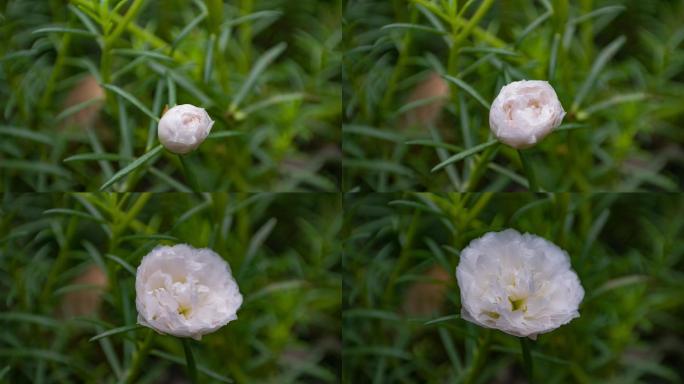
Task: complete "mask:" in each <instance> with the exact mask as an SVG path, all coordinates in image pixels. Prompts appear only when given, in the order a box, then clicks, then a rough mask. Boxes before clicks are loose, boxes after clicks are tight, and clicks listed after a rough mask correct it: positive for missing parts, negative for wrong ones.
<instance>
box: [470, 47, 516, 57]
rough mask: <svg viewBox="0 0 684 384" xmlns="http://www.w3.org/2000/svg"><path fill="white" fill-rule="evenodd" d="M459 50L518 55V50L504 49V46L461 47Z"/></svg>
mask: <svg viewBox="0 0 684 384" xmlns="http://www.w3.org/2000/svg"><path fill="white" fill-rule="evenodd" d="M461 52H465V53H470V52H473V53H493V54H495V55H504V56H520V54H519V53H518V52H515V51H511V50H509V49H504V48H492V47H464V48H461Z"/></svg>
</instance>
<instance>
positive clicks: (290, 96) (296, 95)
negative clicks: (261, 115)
mask: <svg viewBox="0 0 684 384" xmlns="http://www.w3.org/2000/svg"><path fill="white" fill-rule="evenodd" d="M303 98H304V94H303V93H301V92H293V93H285V94H282V95H275V96H271V97H269V98H267V99H264V100H262V101H259V102H256V103H254V104H252V105H249V106H247V107H244V108H243V109H242V113H244V114H245V115H249V114H250V113H254V112H256V111H258V110H260V109H263V108H267V107H270V106H272V105H275V104H280V103H286V102H289V101H298V100H301V99H303Z"/></svg>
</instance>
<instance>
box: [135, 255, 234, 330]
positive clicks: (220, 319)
mask: <svg viewBox="0 0 684 384" xmlns="http://www.w3.org/2000/svg"><path fill="white" fill-rule="evenodd" d="M135 293H136V298H135V305H136V307H137V310H138V323H139V324H141V325H143V326H146V327H149V328H152V329H154V330H155V331H157V332H160V333H164V334H169V335H173V336H179V337H192V338H193V339H196V340H199V339H201V337H202V336H203V335H206V334H208V333H211V332H214V331H216V330H218V329H219V328H221V327H223V326H224V325H226V324H228V323H229V322H231V321H233V320H235V319H237V310H238V309H239V308H240V305H242V295H241V294H240V290H239V288H238V285H237V283H236V282H235V279H234V278H233V276H232V274H231V270H230V266H229V265H228V263H227V262H226V261H225V260H224V259H223V258H221V256H219V255H218V254H217V253H216V252H214V251H212V250H211V249H208V248H202V249H196V248H193V247H191V246H189V245H186V244H178V245H174V246H170V247H169V246H161V247H157V248H155V249H153V250H152V251H151V252H150V253H148V254H147V255H146V256H145V257H143V259H142V261H141V263H140V266H139V267H138V270H137V273H136V278H135Z"/></svg>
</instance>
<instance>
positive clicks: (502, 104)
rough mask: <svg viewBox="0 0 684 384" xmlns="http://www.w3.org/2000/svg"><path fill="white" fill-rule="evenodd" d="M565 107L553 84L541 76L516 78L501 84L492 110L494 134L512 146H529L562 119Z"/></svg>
mask: <svg viewBox="0 0 684 384" xmlns="http://www.w3.org/2000/svg"><path fill="white" fill-rule="evenodd" d="M564 116H565V111H564V110H563V106H562V105H561V103H560V101H559V100H558V96H557V95H556V92H555V91H554V90H553V87H551V85H550V84H549V83H548V82H546V81H541V80H522V81H514V82H512V83H510V84H508V85H505V86H504V87H503V88H501V92H499V95H498V96H497V97H496V99H494V102H493V103H492V107H491V109H490V110H489V127H490V129H491V130H492V133H493V134H494V136H496V138H497V139H499V141H501V142H503V143H504V144H507V145H510V146H511V147H513V148H528V147H531V146H533V145H534V144H536V143H537V142H538V141H540V140H541V139H543V138H544V137H545V136H546V135H548V134H549V133H551V131H553V130H554V128H556V127H558V126H559V125H560V124H561V122H562V121H563V117H564Z"/></svg>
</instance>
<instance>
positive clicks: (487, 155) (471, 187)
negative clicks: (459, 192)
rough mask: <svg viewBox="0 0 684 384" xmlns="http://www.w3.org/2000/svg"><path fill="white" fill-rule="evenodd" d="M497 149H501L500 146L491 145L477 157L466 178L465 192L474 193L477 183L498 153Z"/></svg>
mask: <svg viewBox="0 0 684 384" xmlns="http://www.w3.org/2000/svg"><path fill="white" fill-rule="evenodd" d="M499 148H501V145H492V146H491V147H488V148H487V149H485V151H484V152H482V155H481V156H479V157H478V159H477V160H476V161H475V163H474V164H473V168H472V170H471V171H470V176H469V177H468V180H467V182H466V183H465V190H466V191H467V192H475V191H476V188H477V183H478V182H479V181H480V178H482V176H483V175H484V173H485V171H486V170H487V166H488V165H489V162H490V161H491V160H492V159H493V158H494V156H495V155H496V153H497V152H499Z"/></svg>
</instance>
